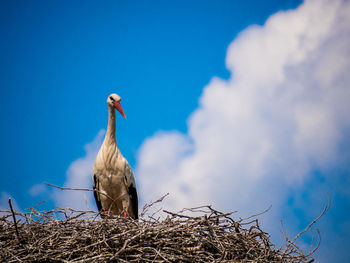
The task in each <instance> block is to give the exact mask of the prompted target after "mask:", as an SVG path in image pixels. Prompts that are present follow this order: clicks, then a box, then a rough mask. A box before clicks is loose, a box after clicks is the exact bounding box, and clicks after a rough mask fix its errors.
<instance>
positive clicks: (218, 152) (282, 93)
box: [136, 0, 350, 231]
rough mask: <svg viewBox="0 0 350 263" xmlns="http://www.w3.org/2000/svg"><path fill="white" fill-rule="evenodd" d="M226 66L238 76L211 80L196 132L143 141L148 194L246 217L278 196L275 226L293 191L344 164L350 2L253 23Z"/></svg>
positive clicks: (140, 166)
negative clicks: (318, 173) (315, 174)
mask: <svg viewBox="0 0 350 263" xmlns="http://www.w3.org/2000/svg"><path fill="white" fill-rule="evenodd" d="M226 65H227V67H228V69H229V70H230V71H231V73H232V75H231V78H230V79H229V80H228V81H225V80H222V79H220V78H217V77H214V78H213V79H212V80H211V82H210V83H209V84H208V85H207V86H206V87H205V88H204V90H203V94H202V95H201V97H200V106H199V107H198V108H197V109H196V110H195V111H194V112H193V114H192V115H191V116H190V118H189V120H188V133H187V134H180V133H178V132H175V131H172V132H159V133H156V134H155V135H154V136H152V137H150V138H148V139H147V140H146V141H145V142H144V143H143V145H142V147H141V149H140V151H139V154H138V159H137V167H136V175H137V179H138V185H139V189H140V194H141V196H142V198H143V200H144V201H145V202H148V201H150V200H155V199H157V198H158V197H160V196H162V195H163V194H165V193H167V192H169V193H170V196H169V197H168V199H167V201H165V202H164V204H163V205H164V206H165V207H166V208H168V209H175V210H178V209H181V208H183V207H193V206H196V205H202V204H206V203H207V204H212V205H214V206H215V207H217V208H219V209H224V210H226V211H227V210H229V211H232V210H239V212H240V213H239V214H240V215H241V216H246V215H250V214H251V213H254V212H257V211H261V210H263V209H264V208H266V207H268V206H269V205H270V204H273V207H274V209H273V210H272V211H271V212H270V213H269V215H268V219H267V224H269V222H270V223H271V224H273V225H274V228H275V229H276V224H277V226H278V222H279V219H280V218H281V216H280V214H281V211H280V210H281V206H282V205H283V204H284V203H285V202H286V198H287V195H288V192H289V190H290V189H293V188H296V187H300V186H302V185H303V182H304V181H305V180H307V178H308V176H310V173H311V172H312V171H313V170H320V171H327V169H331V168H333V167H335V166H336V165H338V164H339V163H338V160H340V152H339V145H341V144H343V148H344V140H346V137H347V134H348V132H349V128H350V118H349V117H348V116H349V113H350V104H349V101H350V88H349V84H350V74H349V72H350V3H349V1H328V0H310V1H306V2H305V3H304V4H302V5H301V6H300V7H298V8H297V9H296V10H290V11H286V12H279V13H277V14H274V15H272V16H271V17H270V18H269V19H268V20H267V22H266V23H265V25H264V26H251V27H249V28H247V29H246V30H244V31H243V32H241V34H240V35H239V36H238V37H237V38H236V39H235V40H234V41H233V42H232V43H231V44H230V46H229V48H228V52H227V57H226ZM345 147H346V146H345ZM345 150H347V151H348V150H349V149H348V148H346V149H345ZM343 151H344V149H343ZM317 209H318V210H320V209H319V207H317ZM275 231H276V230H275Z"/></svg>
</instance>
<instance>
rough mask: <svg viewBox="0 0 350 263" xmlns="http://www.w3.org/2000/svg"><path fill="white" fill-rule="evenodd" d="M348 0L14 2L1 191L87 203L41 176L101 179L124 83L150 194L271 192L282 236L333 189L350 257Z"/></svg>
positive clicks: (131, 136)
mask: <svg viewBox="0 0 350 263" xmlns="http://www.w3.org/2000/svg"><path fill="white" fill-rule="evenodd" d="M300 5H301V6H300ZM348 9H349V4H348V3H347V2H342V1H334V2H332V3H331V2H329V1H323V0H322V1H321V0H320V1H307V2H306V3H304V4H302V2H301V1H104V2H103V3H100V2H99V3H97V2H95V1H74V2H71V1H35V2H34V1H33V2H31V1H0V12H1V15H0V33H1V34H0V38H1V41H0V49H1V52H0V58H1V60H0V61H1V64H0V67H1V70H0V74H1V76H0V88H1V89H0V90H1V91H0V92H1V96H0V100H1V101H0V107H1V111H0V118H1V123H2V125H3V127H2V129H1V131H0V135H1V136H0V145H1V156H0V157H1V167H2V175H1V176H2V183H1V185H0V192H1V196H0V197H1V198H2V201H1V204H0V205H1V206H2V207H3V206H4V205H6V202H5V201H7V199H6V198H7V196H12V197H13V198H14V199H15V200H16V203H17V206H18V207H19V209H22V210H23V209H24V208H26V207H30V206H32V205H34V204H36V203H38V202H40V201H42V200H46V201H47V203H46V204H44V205H43V208H52V207H54V206H56V205H62V206H64V205H70V204H72V203H74V204H78V206H79V203H82V204H83V206H84V205H85V204H84V203H83V202H82V200H81V199H80V198H79V197H77V196H74V195H69V194H66V193H62V192H53V191H52V190H51V189H47V188H45V187H43V186H42V185H41V183H42V182H49V183H52V184H56V185H61V186H62V185H66V186H72V187H74V186H76V187H89V184H90V181H89V178H90V174H89V171H90V170H91V169H90V167H91V165H92V163H93V160H94V157H95V154H96V151H97V150H98V147H99V144H100V143H101V139H102V138H103V129H105V127H106V124H107V108H106V103H105V102H106V97H107V95H108V94H109V93H112V92H116V93H118V94H119V95H120V96H121V97H122V98H123V101H122V105H123V108H124V111H125V114H126V116H127V119H126V120H123V119H122V118H119V119H118V120H117V139H118V144H119V147H120V148H121V151H122V153H123V154H124V156H125V157H126V158H127V159H128V160H129V162H130V164H131V165H132V167H133V168H134V171H135V175H136V180H137V184H138V188H139V193H140V196H141V199H142V200H141V201H142V202H147V201H149V200H151V199H154V198H156V197H157V196H159V195H161V194H162V193H165V192H171V195H170V199H169V200H168V202H167V203H166V204H165V205H167V206H168V207H170V208H172V209H177V208H179V207H183V206H194V205H197V204H199V203H202V204H203V202H204V203H210V204H212V205H213V206H214V207H218V208H220V209H223V210H227V211H231V210H239V211H240V212H241V214H242V216H244V215H249V214H252V213H254V212H257V211H261V210H264V209H265V208H266V207H268V206H269V205H270V204H272V205H273V209H272V211H271V213H270V215H269V216H266V218H264V220H265V223H264V224H265V225H266V228H267V229H268V230H269V231H270V232H272V236H273V239H274V240H276V242H279V237H278V236H279V235H281V233H280V227H279V225H278V226H276V222H277V224H278V223H279V221H280V219H283V221H284V222H285V226H287V230H289V231H290V232H291V234H296V233H297V232H298V231H300V230H301V229H302V228H303V227H305V226H306V225H307V224H308V222H310V221H311V220H312V219H313V218H315V217H316V216H317V215H318V214H319V213H320V212H321V210H322V208H323V205H325V203H326V202H327V197H326V192H329V194H330V196H331V198H332V209H331V210H330V211H329V212H328V214H327V215H326V216H325V217H324V218H323V219H322V221H321V222H320V224H319V228H320V230H321V233H323V243H324V245H323V246H321V249H320V252H319V253H318V259H319V261H320V262H344V258H345V256H346V253H336V249H339V250H343V251H346V248H347V244H346V243H350V240H349V238H348V236H350V221H349V212H347V211H350V210H349V208H350V194H349V190H348V187H347V186H348V185H349V168H350V167H349V163H350V155H349V153H350V151H349V150H350V148H349V140H348V134H349V127H350V123H349V120H347V116H348V113H349V106H348V105H347V101H348V100H349V99H350V96H349V92H350V91H349V88H348V86H349V83H350V82H349V77H348V76H347V74H346V72H348V69H349V68H350V67H349V62H348V61H349V58H350V57H349V53H350V50H349V48H348V46H350V45H346V44H347V43H348V42H349V43H350V40H349V37H347V35H348V34H347V33H349V27H350V25H349V26H347V25H348V24H349V22H350V19H349V18H348V16H347V15H346V14H345V13H346V12H345V11H342V10H348ZM287 10H289V11H287ZM344 21H345V22H344ZM101 130H102V131H101ZM211 190H213V191H212V192H211ZM63 195H65V196H66V197H64V196H63ZM88 198H89V200H90V197H88ZM64 199H66V200H65V201H63V200H64ZM4 200H5V201H4ZM90 201H91V200H90ZM90 201H89V202H90ZM192 204H193V205H192ZM288 225H289V227H288ZM305 242H306V243H307V242H308V240H307V238H306V240H305ZM330 258H332V261H330Z"/></svg>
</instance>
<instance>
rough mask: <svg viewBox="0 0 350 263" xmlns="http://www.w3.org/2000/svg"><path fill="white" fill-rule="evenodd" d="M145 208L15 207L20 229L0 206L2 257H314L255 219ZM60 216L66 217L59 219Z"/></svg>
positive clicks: (268, 259) (138, 259)
mask: <svg viewBox="0 0 350 263" xmlns="http://www.w3.org/2000/svg"><path fill="white" fill-rule="evenodd" d="M164 197H165V196H164ZM164 197H162V198H160V199H159V200H160V201H159V200H157V201H155V202H153V204H154V203H159V202H161V200H163V199H164ZM149 207H150V206H147V207H146V208H145V209H144V210H143V214H142V215H143V217H142V218H141V220H139V221H135V220H132V219H130V218H122V217H119V216H110V217H109V218H104V219H100V218H98V213H95V212H92V211H75V210H72V209H62V208H57V209H55V210H51V211H38V210H37V207H33V208H31V209H30V211H29V212H27V213H18V212H16V215H17V216H18V217H20V218H21V219H20V220H18V221H17V223H16V224H17V228H18V229H17V231H18V232H19V233H17V232H16V224H15V223H14V222H16V220H14V221H12V220H11V213H10V211H2V212H3V213H2V214H3V216H1V217H0V262H20V261H25V262H38V261H47V262H259V263H264V262H266V263H267V262H292V263H296V262H303V263H306V262H312V259H311V258H310V253H307V254H303V252H302V251H301V250H300V249H299V248H298V247H297V245H296V244H295V243H293V242H294V241H293V240H292V241H289V243H288V244H287V246H290V248H289V249H287V250H285V251H283V252H282V251H281V250H276V249H275V248H274V245H273V244H272V243H271V242H270V240H269V236H268V235H267V234H266V233H265V232H264V231H262V230H261V229H260V226H259V224H258V220H257V219H255V220H251V221H250V222H248V220H249V219H251V217H249V218H246V219H240V220H238V221H234V220H233V219H232V217H231V214H232V213H222V212H220V211H217V210H215V209H213V208H212V207H211V206H201V207H196V208H191V209H183V210H182V211H180V212H176V213H175V212H171V211H166V214H167V215H168V216H167V218H166V219H164V220H162V221H159V220H156V219H153V218H154V217H153V216H151V217H148V219H146V218H145V214H146V212H147V211H146V210H147V208H149ZM60 215H63V218H65V219H63V220H58V219H57V218H60ZM317 220H318V219H317ZM310 227H311V226H310ZM308 229H309V228H308ZM19 235H20V236H21V241H22V243H21V244H19V242H18V241H17V239H16V236H17V238H18V237H19ZM297 237H299V236H297ZM291 244H293V245H291ZM311 252H314V250H311Z"/></svg>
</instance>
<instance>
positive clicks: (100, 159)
mask: <svg viewBox="0 0 350 263" xmlns="http://www.w3.org/2000/svg"><path fill="white" fill-rule="evenodd" d="M120 101H121V98H120V97H119V96H118V95H117V94H111V95H109V96H108V98H107V106H108V126H107V132H106V136H105V139H104V141H103V144H102V146H101V148H100V151H99V152H98V154H97V156H96V160H95V164H94V168H93V176H92V182H93V188H94V190H95V191H94V196H95V200H96V205H97V208H98V209H99V211H100V212H101V215H102V214H108V213H111V214H114V215H120V214H123V216H124V217H126V216H127V215H129V216H130V217H132V218H134V219H137V218H138V200H137V192H136V184H135V178H134V175H133V172H132V170H131V167H130V165H129V163H128V161H127V160H126V159H125V158H124V156H123V155H122V154H121V152H120V150H119V148H118V144H117V140H116V136H115V128H116V124H115V119H116V114H115V109H117V110H118V111H119V112H120V114H121V115H122V116H123V117H124V118H125V114H124V111H123V109H122V106H121V104H120Z"/></svg>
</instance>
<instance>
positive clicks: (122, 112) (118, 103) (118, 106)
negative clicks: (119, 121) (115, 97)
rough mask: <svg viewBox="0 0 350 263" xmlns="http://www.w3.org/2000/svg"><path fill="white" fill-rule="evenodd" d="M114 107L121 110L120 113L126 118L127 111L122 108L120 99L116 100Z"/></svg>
mask: <svg viewBox="0 0 350 263" xmlns="http://www.w3.org/2000/svg"><path fill="white" fill-rule="evenodd" d="M114 108H116V109H117V111H119V112H120V114H121V115H122V116H123V117H124V118H125V119H126V117H125V113H124V111H123V108H122V105H120V101H116V102H115V103H114Z"/></svg>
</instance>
